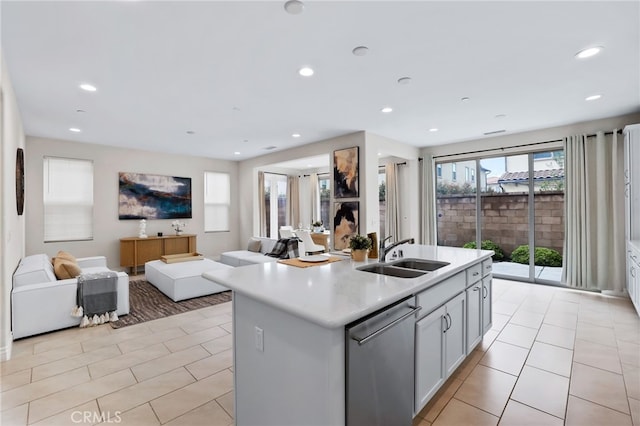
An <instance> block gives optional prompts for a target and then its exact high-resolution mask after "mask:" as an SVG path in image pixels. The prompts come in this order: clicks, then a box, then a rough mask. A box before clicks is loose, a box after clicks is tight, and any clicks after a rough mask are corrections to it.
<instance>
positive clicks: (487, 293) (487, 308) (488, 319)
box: [482, 275, 493, 334]
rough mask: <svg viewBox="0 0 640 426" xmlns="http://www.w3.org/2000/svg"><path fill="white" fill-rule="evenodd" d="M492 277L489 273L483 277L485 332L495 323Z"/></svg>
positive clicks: (483, 322) (483, 325)
mask: <svg viewBox="0 0 640 426" xmlns="http://www.w3.org/2000/svg"><path fill="white" fill-rule="evenodd" d="M491 279H492V276H491V275H489V276H487V277H485V278H483V279H482V328H483V334H484V333H486V332H487V331H489V329H490V328H491V326H492V325H493V320H492V317H493V315H492V312H493V308H492V305H491V294H492V292H491Z"/></svg>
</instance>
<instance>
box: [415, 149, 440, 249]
mask: <svg viewBox="0 0 640 426" xmlns="http://www.w3.org/2000/svg"><path fill="white" fill-rule="evenodd" d="M419 165H420V169H419V173H420V242H421V243H422V244H431V245H435V244H436V229H437V228H436V215H435V212H436V197H435V182H434V177H433V156H432V155H431V154H428V155H426V156H425V157H424V158H423V159H422V160H421V161H420V162H419Z"/></svg>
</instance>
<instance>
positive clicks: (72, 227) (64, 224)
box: [43, 157, 93, 242]
mask: <svg viewBox="0 0 640 426" xmlns="http://www.w3.org/2000/svg"><path fill="white" fill-rule="evenodd" d="M43 166H44V168H43V180H44V182H43V202H44V242H52V241H76V240H90V239H93V161H90V160H77V159H71V158H58V157H45V158H44V162H43Z"/></svg>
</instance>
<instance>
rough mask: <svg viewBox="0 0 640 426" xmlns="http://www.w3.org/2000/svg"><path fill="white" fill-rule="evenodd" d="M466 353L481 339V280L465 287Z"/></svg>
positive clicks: (482, 328) (482, 329) (482, 327)
mask: <svg viewBox="0 0 640 426" xmlns="http://www.w3.org/2000/svg"><path fill="white" fill-rule="evenodd" d="M466 296H467V353H471V351H472V350H473V349H474V348H475V347H476V345H478V343H480V341H482V335H483V334H484V333H483V331H484V326H483V315H482V302H483V299H482V281H478V282H476V283H474V284H473V285H472V286H471V287H469V288H467V291H466Z"/></svg>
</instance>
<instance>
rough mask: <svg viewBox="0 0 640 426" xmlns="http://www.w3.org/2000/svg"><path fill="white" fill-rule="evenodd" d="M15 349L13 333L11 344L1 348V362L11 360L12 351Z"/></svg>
mask: <svg viewBox="0 0 640 426" xmlns="http://www.w3.org/2000/svg"><path fill="white" fill-rule="evenodd" d="M12 347H13V333H9V342H8V343H7V345H6V346H3V347H1V348H0V361H7V360H9V359H11V349H12Z"/></svg>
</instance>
